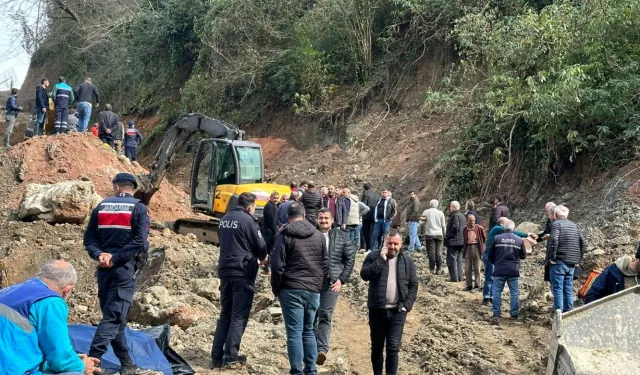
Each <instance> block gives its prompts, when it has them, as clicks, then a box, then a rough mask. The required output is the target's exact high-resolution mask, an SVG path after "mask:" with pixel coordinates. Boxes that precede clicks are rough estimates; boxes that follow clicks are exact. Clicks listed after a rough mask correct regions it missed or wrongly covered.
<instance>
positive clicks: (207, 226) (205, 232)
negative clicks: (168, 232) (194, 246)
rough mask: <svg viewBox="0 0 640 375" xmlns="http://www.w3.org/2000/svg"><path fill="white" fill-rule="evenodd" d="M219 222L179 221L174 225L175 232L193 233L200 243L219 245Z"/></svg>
mask: <svg viewBox="0 0 640 375" xmlns="http://www.w3.org/2000/svg"><path fill="white" fill-rule="evenodd" d="M218 222H219V220H218V219H212V220H198V219H178V220H176V221H175V222H174V223H173V230H174V231H175V232H176V233H180V234H187V233H192V234H195V235H196V237H197V238H198V241H201V242H207V243H212V244H214V245H218V244H219V242H218Z"/></svg>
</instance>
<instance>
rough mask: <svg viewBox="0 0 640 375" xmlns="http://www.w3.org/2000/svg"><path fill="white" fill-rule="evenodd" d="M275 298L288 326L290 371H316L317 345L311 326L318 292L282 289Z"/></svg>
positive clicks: (308, 374) (295, 374) (310, 373)
mask: <svg viewBox="0 0 640 375" xmlns="http://www.w3.org/2000/svg"><path fill="white" fill-rule="evenodd" d="M278 299H279V300H280V304H281V306H282V315H283V317H284V325H285V328H286V330H287V354H288V356H289V365H290V366H291V370H290V371H289V374H292V375H298V374H305V375H315V374H317V370H316V359H317V358H318V346H317V343H316V336H315V334H314V333H313V326H314V321H315V319H316V312H317V311H318V307H319V306H320V293H313V292H309V291H307V290H302V289H283V290H281V291H280V293H279V294H278ZM303 363H304V369H303V368H302V364H303Z"/></svg>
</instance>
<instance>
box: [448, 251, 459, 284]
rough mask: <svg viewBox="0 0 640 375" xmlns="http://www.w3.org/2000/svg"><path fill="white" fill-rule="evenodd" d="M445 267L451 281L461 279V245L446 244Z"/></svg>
mask: <svg viewBox="0 0 640 375" xmlns="http://www.w3.org/2000/svg"><path fill="white" fill-rule="evenodd" d="M447 268H448V269H449V278H450V279H451V281H462V274H463V272H462V246H447Z"/></svg>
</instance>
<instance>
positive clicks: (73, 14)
mask: <svg viewBox="0 0 640 375" xmlns="http://www.w3.org/2000/svg"><path fill="white" fill-rule="evenodd" d="M54 1H55V2H56V4H58V6H59V7H60V9H62V11H63V12H65V13H67V14H68V15H70V16H71V18H72V19H73V20H74V21H76V22H80V19H79V18H78V16H77V15H76V12H74V11H73V9H71V8H69V7H68V6H67V4H66V3H65V2H64V1H63V0H54Z"/></svg>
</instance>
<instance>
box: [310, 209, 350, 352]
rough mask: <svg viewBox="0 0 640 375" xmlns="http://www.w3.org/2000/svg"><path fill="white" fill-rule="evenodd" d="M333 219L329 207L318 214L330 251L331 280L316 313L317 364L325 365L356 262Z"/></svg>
mask: <svg viewBox="0 0 640 375" xmlns="http://www.w3.org/2000/svg"><path fill="white" fill-rule="evenodd" d="M332 226H333V216H332V215H331V211H329V209H328V208H323V209H321V210H320V212H319V213H318V229H319V230H320V233H322V234H323V235H324V238H325V241H326V243H327V249H328V252H329V262H330V266H329V277H327V278H325V279H324V284H323V285H322V290H321V291H320V308H319V309H318V313H317V314H316V339H317V342H318V359H317V361H316V363H317V364H318V365H323V364H324V361H326V359H327V353H328V352H329V340H330V338H331V315H333V309H334V308H335V307H336V303H337V302H338V296H340V291H341V290H342V286H343V285H344V284H346V283H347V281H349V277H350V276H351V272H352V271H353V264H354V263H355V261H356V249H355V246H354V243H353V242H352V241H351V240H350V239H349V236H348V235H347V232H345V231H343V230H340V229H339V228H334V229H331V228H332Z"/></svg>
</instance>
